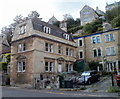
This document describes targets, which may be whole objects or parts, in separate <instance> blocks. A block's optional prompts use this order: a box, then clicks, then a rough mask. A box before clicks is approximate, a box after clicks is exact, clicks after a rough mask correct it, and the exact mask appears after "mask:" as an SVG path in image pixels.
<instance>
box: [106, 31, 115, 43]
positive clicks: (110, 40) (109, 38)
mask: <svg viewBox="0 0 120 99" xmlns="http://www.w3.org/2000/svg"><path fill="white" fill-rule="evenodd" d="M111 34H112V35H113V39H111V36H110V35H111ZM107 35H108V38H107V37H106V36H107ZM107 39H108V41H107ZM105 41H106V42H112V41H115V37H114V34H113V33H110V34H106V35H105Z"/></svg>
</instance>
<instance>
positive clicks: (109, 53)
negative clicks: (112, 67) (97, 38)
mask: <svg viewBox="0 0 120 99" xmlns="http://www.w3.org/2000/svg"><path fill="white" fill-rule="evenodd" d="M112 48H114V54H113V53H112ZM107 49H109V52H107ZM112 55H116V48H115V47H114V46H112V47H107V48H106V56H112Z"/></svg>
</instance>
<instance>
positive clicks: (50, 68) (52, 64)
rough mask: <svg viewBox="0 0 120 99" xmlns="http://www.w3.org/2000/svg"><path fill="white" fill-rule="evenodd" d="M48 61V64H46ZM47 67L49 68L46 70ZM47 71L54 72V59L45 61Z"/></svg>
mask: <svg viewBox="0 0 120 99" xmlns="http://www.w3.org/2000/svg"><path fill="white" fill-rule="evenodd" d="M46 63H47V65H46ZM46 67H47V70H46ZM45 72H54V62H52V61H45Z"/></svg>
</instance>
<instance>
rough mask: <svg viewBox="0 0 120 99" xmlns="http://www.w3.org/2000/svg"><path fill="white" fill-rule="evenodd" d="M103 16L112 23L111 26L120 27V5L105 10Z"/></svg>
mask: <svg viewBox="0 0 120 99" xmlns="http://www.w3.org/2000/svg"><path fill="white" fill-rule="evenodd" d="M105 18H106V20H107V21H108V22H110V23H112V26H113V28H116V27H120V6H117V7H115V8H113V9H112V10H109V11H106V14H105Z"/></svg>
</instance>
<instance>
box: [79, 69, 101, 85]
mask: <svg viewBox="0 0 120 99" xmlns="http://www.w3.org/2000/svg"><path fill="white" fill-rule="evenodd" d="M99 80H100V75H99V73H98V72H97V71H96V70H92V71H85V72H83V73H82V74H81V77H80V78H79V79H78V84H91V83H93V82H96V81H99Z"/></svg>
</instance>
